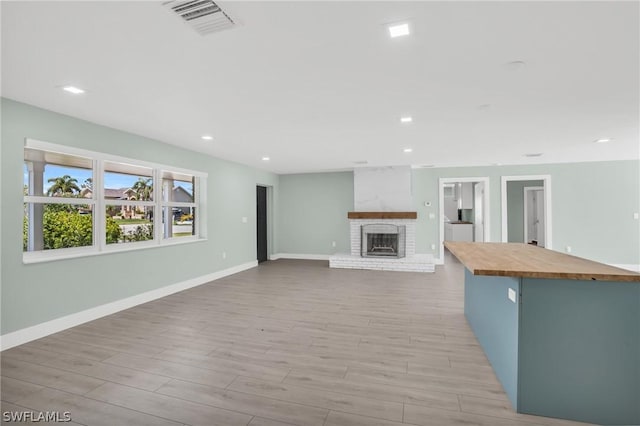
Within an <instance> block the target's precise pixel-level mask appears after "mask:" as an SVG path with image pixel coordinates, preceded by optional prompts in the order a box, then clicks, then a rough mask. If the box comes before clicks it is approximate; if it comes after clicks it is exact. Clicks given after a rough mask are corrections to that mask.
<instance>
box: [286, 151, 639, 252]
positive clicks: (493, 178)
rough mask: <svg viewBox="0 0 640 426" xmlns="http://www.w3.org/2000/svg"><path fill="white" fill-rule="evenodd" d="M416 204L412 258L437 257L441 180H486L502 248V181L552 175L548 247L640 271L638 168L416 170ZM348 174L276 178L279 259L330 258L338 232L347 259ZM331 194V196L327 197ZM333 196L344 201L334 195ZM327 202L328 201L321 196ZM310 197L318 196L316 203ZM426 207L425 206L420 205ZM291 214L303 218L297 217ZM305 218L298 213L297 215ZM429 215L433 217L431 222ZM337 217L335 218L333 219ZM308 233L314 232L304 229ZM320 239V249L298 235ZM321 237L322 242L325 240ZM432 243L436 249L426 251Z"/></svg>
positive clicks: (614, 164) (616, 164) (617, 164)
mask: <svg viewBox="0 0 640 426" xmlns="http://www.w3.org/2000/svg"><path fill="white" fill-rule="evenodd" d="M412 173H413V202H414V206H415V210H416V211H417V212H418V222H417V224H416V252H417V253H432V254H434V255H435V256H436V257H438V256H439V250H438V242H439V232H440V228H439V222H438V215H439V200H438V182H439V179H440V178H464V177H489V193H490V202H489V210H490V228H491V229H490V238H491V241H501V235H500V234H501V229H502V225H501V208H500V191H501V189H500V179H501V176H526V175H550V176H551V199H552V214H551V216H552V225H553V230H552V232H553V239H552V243H553V248H554V250H558V251H561V250H564V247H566V246H571V247H572V254H574V255H576V256H580V257H585V258H588V259H592V260H596V261H600V262H604V263H615V264H633V265H638V264H640V220H636V219H634V218H633V213H635V212H640V161H638V160H624V161H607V162H585V163H564V164H537V165H514V166H487V167H457V168H428V169H426V168H425V169H414V170H413V172H412ZM350 176H351V173H344V172H341V173H317V174H297V175H284V176H281V177H280V182H281V194H280V201H281V204H280V206H281V207H283V206H284V205H285V204H286V206H287V207H286V208H284V207H283V208H282V209H281V215H280V223H281V224H283V226H282V229H281V232H280V235H279V238H280V239H279V243H280V249H281V251H282V252H286V253H304V254H327V253H332V250H331V247H330V246H328V245H327V241H330V240H331V239H333V240H337V241H339V240H338V239H339V238H340V235H341V233H342V232H344V233H345V234H344V235H345V236H344V237H342V238H345V240H344V241H345V245H344V248H343V247H341V246H338V247H337V251H338V252H343V253H344V252H348V251H349V246H348V243H347V241H346V238H348V227H347V226H348V225H347V224H346V218H345V219H344V220H345V222H343V221H342V220H341V218H344V217H345V215H346V212H348V211H350V210H352V209H353V199H352V198H351V197H349V196H347V195H348V194H351V193H352V191H353V180H352V179H350ZM329 194H332V196H329ZM335 194H342V195H340V196H334V195H335ZM325 195H326V196H325ZM315 197H321V198H320V199H315V200H314V198H315ZM426 201H429V202H431V206H430V207H426V206H425V205H424V204H425V202H426ZM291 209H293V210H296V209H298V212H299V213H300V214H297V215H296V214H294V213H293V212H292V211H290V210H291ZM303 211H304V212H305V214H302V212H303ZM429 213H433V214H434V215H435V218H434V219H429ZM334 215H336V216H334ZM309 227H312V228H313V231H309V230H308V229H307V228H309ZM310 232H312V233H313V235H318V236H321V238H323V239H324V240H323V241H322V242H318V241H317V240H314V239H313V238H309V239H307V238H300V236H301V235H310V234H309V233H310ZM329 235H331V237H330V238H328V237H327V238H325V237H324V236H329ZM431 244H435V246H436V250H431Z"/></svg>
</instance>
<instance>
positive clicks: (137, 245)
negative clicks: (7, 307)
mask: <svg viewBox="0 0 640 426" xmlns="http://www.w3.org/2000/svg"><path fill="white" fill-rule="evenodd" d="M201 241H207V239H206V238H197V237H175V238H167V239H164V241H163V242H162V244H160V245H158V244H156V243H155V240H148V241H137V242H131V243H122V244H109V245H105V249H104V250H103V251H98V250H96V249H94V248H93V246H86V247H70V248H63V249H55V250H47V251H34V252H23V253H22V263H24V264H25V265H28V264H31V263H44V262H52V261H55V260H63V259H75V258H79V257H88V256H102V255H107V254H115V253H122V252H127V251H133V250H144V249H152V248H158V247H171V246H175V245H178V244H187V243H195V242H201ZM111 247H113V248H111ZM61 252H62V253H61Z"/></svg>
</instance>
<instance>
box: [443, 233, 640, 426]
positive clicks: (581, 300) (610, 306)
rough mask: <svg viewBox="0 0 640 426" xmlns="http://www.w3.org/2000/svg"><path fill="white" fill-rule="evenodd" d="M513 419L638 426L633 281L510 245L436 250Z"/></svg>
mask: <svg viewBox="0 0 640 426" xmlns="http://www.w3.org/2000/svg"><path fill="white" fill-rule="evenodd" d="M445 247H446V248H447V249H449V251H450V252H451V253H452V254H453V255H454V256H455V257H457V258H458V259H459V260H460V262H462V264H463V265H464V266H465V283H464V285H465V308H464V309H465V316H466V318H467V321H468V322H469V324H470V326H471V328H472V329H473V332H474V334H475V335H476V337H477V339H478V341H479V342H480V344H481V346H482V348H483V350H484V352H485V354H486V356H487V358H488V359H489V362H490V363H491V365H492V367H493V369H494V371H495V373H496V375H497V376H498V379H499V380H500V382H501V383H502V386H503V387H504V390H505V392H506V394H507V396H508V397H509V399H510V401H511V403H512V405H513V407H514V408H515V410H516V411H517V412H519V413H526V414H534V415H540V416H548V417H558V418H564V419H571V420H578V421H584V422H591V423H598V424H604V425H638V424H640V274H637V273H634V272H631V271H627V270H624V269H619V268H615V267H612V266H608V265H604V264H601V263H597V262H593V261H590V260H587V259H581V258H578V257H575V256H569V255H566V254H563V253H559V252H554V251H551V250H547V249H544V248H540V247H536V246H532V245H527V244H518V243H468V242H445Z"/></svg>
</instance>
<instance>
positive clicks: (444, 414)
mask: <svg viewBox="0 0 640 426" xmlns="http://www.w3.org/2000/svg"><path fill="white" fill-rule="evenodd" d="M462 283H463V272H462V267H461V265H460V264H459V263H457V262H456V261H455V259H453V258H448V259H447V266H445V267H437V270H436V273H435V274H419V273H408V272H374V271H358V270H342V269H329V267H328V265H327V262H323V261H304V260H278V261H272V262H266V263H264V264H262V265H260V266H259V267H257V268H254V269H251V270H248V271H245V272H242V273H239V274H236V275H233V276H230V277H227V278H224V279H221V280H218V281H215V282H212V283H209V284H205V285H202V286H199V287H196V288H193V289H190V290H187V291H184V292H181V293H178V294H174V295H171V296H168V297H165V298H162V299H159V300H156V301H153V302H150V303H147V304H144V305H140V306H137V307H135V308H132V309H128V310H126V311H122V312H119V313H117V314H114V315H111V316H108V317H105V318H102V319H99V320H96V321H92V322H90V323H86V324H84V325H81V326H78V327H74V328H72V329H69V330H66V331H63V332H60V333H57V334H55V335H52V336H49V337H46V338H43V339H40V340H37V341H34V342H30V343H28V344H25V345H22V346H19V347H16V348H13V349H9V350H7V351H4V352H2V354H1V357H2V370H1V375H2V381H1V385H2V388H1V396H2V398H1V399H2V411H3V412H5V411H33V412H36V413H37V412H44V411H58V412H61V413H62V412H65V411H68V412H70V413H71V419H72V423H70V424H83V425H107V426H120V425H122V426H130V425H206V426H211V425H251V426H258V425H260V426H277V425H287V424H288V425H291V424H293V425H318V426H320V425H325V426H337V425H358V426H375V425H379V426H386V425H389V426H391V425H399V424H413V425H437V426H446V425H465V426H469V425H480V426H517V425H523V426H524V425H533V424H536V425H569V424H577V423H574V422H569V421H563V420H557V419H549V418H544V417H537V416H527V415H520V414H516V413H515V412H514V411H513V410H512V409H511V408H510V405H509V402H508V400H507V398H506V396H505V394H504V392H503V390H502V387H501V386H500V384H499V382H498V381H497V379H496V377H495V375H494V373H493V371H492V369H491V367H490V366H489V363H488V361H487V359H486V357H485V356H484V354H483V352H482V349H481V348H480V347H479V346H478V343H477V341H476V339H475V337H474V335H473V333H472V332H471V330H470V328H469V326H468V324H467V322H466V321H465V318H464V314H463V284H462Z"/></svg>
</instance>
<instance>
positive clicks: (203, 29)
mask: <svg viewBox="0 0 640 426" xmlns="http://www.w3.org/2000/svg"><path fill="white" fill-rule="evenodd" d="M162 5H163V6H165V7H168V8H169V9H171V10H172V11H173V12H174V13H175V14H177V15H178V16H180V17H181V18H182V19H183V20H184V21H185V22H186V23H187V24H189V26H191V28H193V29H194V30H196V31H197V32H198V33H199V34H201V35H207V34H211V33H214V32H218V31H222V30H226V29H228V28H233V26H234V25H235V23H234V22H233V19H231V18H230V17H229V15H227V14H226V13H225V11H224V10H222V9H221V8H220V6H218V5H217V4H215V3H214V2H212V1H211V0H171V1H166V2H164V3H162Z"/></svg>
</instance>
